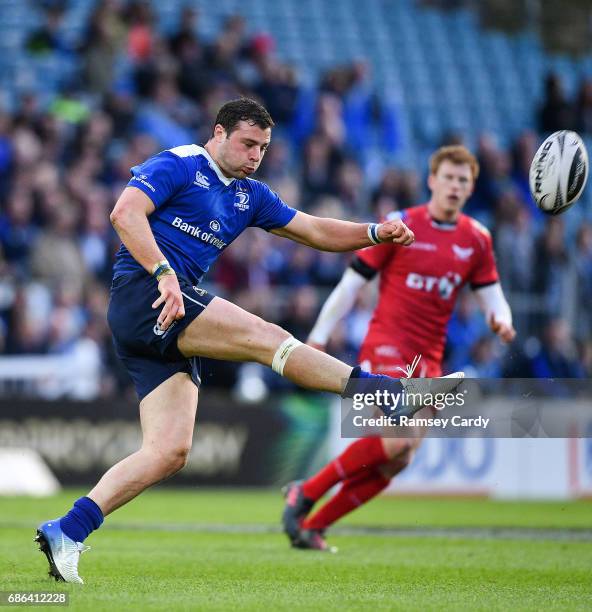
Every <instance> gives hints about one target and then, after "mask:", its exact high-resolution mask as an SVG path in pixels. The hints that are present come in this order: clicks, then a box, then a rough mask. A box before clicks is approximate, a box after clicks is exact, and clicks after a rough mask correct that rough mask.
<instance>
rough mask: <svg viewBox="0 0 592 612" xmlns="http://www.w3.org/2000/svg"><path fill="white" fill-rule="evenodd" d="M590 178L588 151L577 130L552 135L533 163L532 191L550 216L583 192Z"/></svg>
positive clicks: (567, 205) (544, 143)
mask: <svg viewBox="0 0 592 612" xmlns="http://www.w3.org/2000/svg"><path fill="white" fill-rule="evenodd" d="M587 179H588V153H587V152H586V147H585V145H584V142H583V141H582V139H581V138H580V137H579V136H578V134H576V133H575V132H570V131H569V130H561V131H559V132H555V133H554V134H551V136H549V137H548V138H547V139H546V140H545V142H543V144H542V145H541V146H540V147H539V150H538V151H537V152H536V155H535V156H534V159H533V160H532V163H531V165H530V175H529V181H530V191H531V193H532V196H533V198H534V201H535V202H536V205H537V206H538V207H539V208H540V209H541V210H542V211H543V212H545V213H547V214H549V215H558V214H560V213H562V212H565V211H566V210H567V209H568V208H569V207H570V206H572V205H573V204H575V203H576V201H577V200H578V198H579V197H580V196H581V195H582V192H583V191H584V187H585V185H586V180H587Z"/></svg>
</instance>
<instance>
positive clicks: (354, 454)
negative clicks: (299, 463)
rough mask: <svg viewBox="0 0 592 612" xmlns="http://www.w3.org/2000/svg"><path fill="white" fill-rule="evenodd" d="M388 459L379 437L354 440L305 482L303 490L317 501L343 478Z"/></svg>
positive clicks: (306, 495)
mask: <svg viewBox="0 0 592 612" xmlns="http://www.w3.org/2000/svg"><path fill="white" fill-rule="evenodd" d="M387 461H388V457H387V456H386V454H385V452H384V446H383V445H382V440H381V439H380V438H379V437H376V436H373V437H371V438H361V439H360V440H356V441H355V442H352V443H351V444H350V445H349V446H348V447H347V448H346V449H345V450H344V451H343V452H342V453H341V455H339V457H337V458H336V459H333V461H331V463H328V464H327V465H326V466H325V467H324V468H323V469H322V470H321V471H320V472H318V473H317V474H316V475H315V476H312V477H311V478H309V479H308V480H307V481H306V482H304V483H303V485H302V492H303V493H304V495H305V497H308V498H310V499H314V500H315V501H316V500H317V499H319V497H321V496H322V495H324V494H325V493H326V492H327V491H328V490H329V489H330V488H331V487H332V486H333V485H336V484H337V483H338V482H340V481H341V480H346V479H347V478H351V477H352V476H355V475H356V474H358V473H359V472H362V471H365V470H367V469H369V468H373V467H375V466H377V465H380V464H381V463H386V462H387Z"/></svg>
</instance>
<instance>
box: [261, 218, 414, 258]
mask: <svg viewBox="0 0 592 612" xmlns="http://www.w3.org/2000/svg"><path fill="white" fill-rule="evenodd" d="M271 231H272V233H274V234H276V236H283V237H284V238H290V240H294V241H295V242H300V243H301V244H305V245H307V246H310V247H313V248H315V249H318V250H319V251H333V252H341V251H355V250H357V249H362V248H364V247H367V246H371V245H373V244H378V243H379V242H394V243H396V244H402V245H404V246H409V245H410V244H411V243H412V242H413V241H414V240H415V236H414V235H413V232H412V231H411V230H410V229H409V228H408V227H407V226H406V225H405V223H403V221H401V220H400V219H394V220H392V221H385V222H384V223H380V224H376V223H352V222H351V221H341V220H339V219H327V218H323V217H314V216H312V215H308V214H306V213H303V212H300V211H299V212H297V213H296V215H295V216H294V218H293V219H292V220H291V221H290V223H288V225H286V226H284V227H280V228H277V229H273V230H271Z"/></svg>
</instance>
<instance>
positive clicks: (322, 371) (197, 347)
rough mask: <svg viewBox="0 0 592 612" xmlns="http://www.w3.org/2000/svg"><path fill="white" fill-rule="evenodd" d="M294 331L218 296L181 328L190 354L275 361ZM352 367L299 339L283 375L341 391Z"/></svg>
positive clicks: (307, 385)
mask: <svg viewBox="0 0 592 612" xmlns="http://www.w3.org/2000/svg"><path fill="white" fill-rule="evenodd" d="M290 337H291V336H290V334H289V333H288V332H287V331H285V330H284V329H282V328H281V327H279V326H277V325H274V324H273V323H269V322H267V321H264V320H263V319H261V318H260V317H257V316H255V315H253V314H251V313H249V312H247V311H246V310H243V309H242V308H239V307H238V306H236V305H235V304H232V303H231V302H228V301H226V300H224V299H222V298H219V297H216V298H214V299H213V300H212V302H211V303H210V304H209V306H208V307H207V308H206V310H205V311H204V312H203V313H202V314H201V315H200V316H199V317H197V318H196V319H195V320H194V321H192V322H191V324H190V325H188V326H187V328H186V329H185V330H183V332H182V333H181V334H179V339H178V341H177V346H178V347H179V350H180V351H181V353H182V354H183V355H185V356H186V357H192V356H195V355H199V356H201V357H211V358H213V359H226V360H230V361H255V362H257V363H261V364H263V365H266V366H271V365H272V362H273V360H274V356H275V355H276V352H277V350H278V347H279V346H280V345H281V344H282V343H283V342H284V341H285V340H288V339H289V338H290ZM352 369H353V368H352V367H351V366H349V365H347V364H345V363H343V362H342V361H339V360H338V359H335V358H334V357H331V356H330V355H327V354H326V353H323V352H321V351H317V350H316V349H314V348H312V347H310V346H307V345H306V344H299V345H298V346H296V348H294V349H293V350H292V351H291V352H290V353H289V358H288V359H287V360H286V361H285V366H284V369H283V375H284V376H285V377H286V378H288V379H289V380H291V381H293V382H295V383H297V384H298V385H300V386H301V387H305V388H308V389H316V390H318V391H330V392H333V393H341V392H342V391H343V389H344V386H345V382H346V381H347V379H348V378H349V376H350V374H351V372H352Z"/></svg>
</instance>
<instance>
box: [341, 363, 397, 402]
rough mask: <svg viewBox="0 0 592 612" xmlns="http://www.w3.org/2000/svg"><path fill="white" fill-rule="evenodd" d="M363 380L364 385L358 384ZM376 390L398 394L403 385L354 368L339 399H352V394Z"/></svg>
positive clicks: (358, 367)
mask: <svg viewBox="0 0 592 612" xmlns="http://www.w3.org/2000/svg"><path fill="white" fill-rule="evenodd" d="M363 380H365V381H366V384H364V383H361V382H360V381H363ZM377 389H381V390H382V389H386V390H387V391H391V392H394V393H398V392H399V391H401V390H402V389H403V385H402V384H401V383H400V382H399V379H398V378H391V377H390V376H386V375H385V374H371V373H370V372H366V370H362V368H361V367H360V366H356V367H355V368H354V369H353V370H352V372H351V374H350V376H349V380H348V381H347V384H346V385H345V389H344V390H343V393H342V394H341V397H344V398H347V397H352V396H353V394H354V393H360V392H362V393H370V392H372V391H375V390H377Z"/></svg>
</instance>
